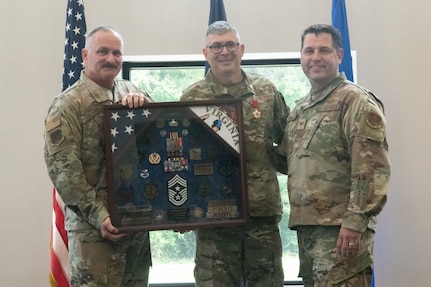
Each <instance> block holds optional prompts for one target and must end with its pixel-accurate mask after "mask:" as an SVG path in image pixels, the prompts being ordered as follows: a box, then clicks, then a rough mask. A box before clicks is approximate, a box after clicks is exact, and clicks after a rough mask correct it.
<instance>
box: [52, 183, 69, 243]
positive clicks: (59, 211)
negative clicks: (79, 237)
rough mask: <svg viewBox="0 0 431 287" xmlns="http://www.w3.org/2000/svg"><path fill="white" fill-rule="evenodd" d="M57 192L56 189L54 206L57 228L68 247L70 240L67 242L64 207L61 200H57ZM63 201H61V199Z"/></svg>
mask: <svg viewBox="0 0 431 287" xmlns="http://www.w3.org/2000/svg"><path fill="white" fill-rule="evenodd" d="M57 196H59V195H58V194H57V191H56V190H55V188H54V192H53V196H52V197H53V198H52V201H53V205H54V213H55V226H57V230H58V232H59V233H60V235H61V238H62V239H63V242H64V243H65V245H66V246H67V243H68V240H67V231H66V229H65V228H64V211H63V207H62V206H60V204H59V199H57ZM60 200H61V199H60Z"/></svg>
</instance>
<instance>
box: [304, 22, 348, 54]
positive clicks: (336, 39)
mask: <svg viewBox="0 0 431 287" xmlns="http://www.w3.org/2000/svg"><path fill="white" fill-rule="evenodd" d="M322 33H327V34H330V35H331V36H332V45H333V46H334V48H335V49H337V50H338V49H340V48H341V35H340V32H339V31H338V30H337V29H335V27H334V26H332V25H328V24H313V25H311V26H310V27H308V28H307V29H305V30H304V32H303V33H302V36H301V50H302V48H303V47H304V38H305V36H306V35H307V34H315V35H316V36H318V35H319V34H322Z"/></svg>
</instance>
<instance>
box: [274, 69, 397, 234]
mask: <svg viewBox="0 0 431 287" xmlns="http://www.w3.org/2000/svg"><path fill="white" fill-rule="evenodd" d="M311 96H312V94H311V92H310V93H309V94H308V95H307V96H306V97H304V98H302V99H301V100H299V101H298V102H297V105H296V107H295V108H294V109H293V110H292V112H291V114H290V116H289V118H288V121H287V127H286V133H285V137H284V140H283V144H282V145H281V146H280V152H281V153H285V155H286V156H287V158H288V192H289V199H290V204H291V211H290V220H289V226H290V227H291V228H295V227H296V226H300V225H341V226H343V227H345V228H349V229H352V230H356V231H360V232H363V231H364V230H365V229H366V228H367V227H368V228H370V229H372V230H374V229H375V224H376V217H375V216H376V215H377V214H378V213H379V212H380V211H381V210H382V208H383V206H384V204H385V203H386V200H387V193H388V187H389V179H390V162H389V155H388V145H387V141H386V121H385V117H384V113H383V104H382V103H381V102H380V101H379V100H378V99H377V98H376V97H375V96H374V95H373V94H372V93H371V92H369V91H367V90H365V89H364V88H362V87H360V86H358V85H356V84H353V83H351V82H349V81H347V80H346V78H345V76H344V74H340V76H338V77H337V78H336V79H335V80H333V81H332V82H331V83H330V84H329V85H328V86H327V87H326V88H325V89H324V90H323V91H322V93H321V94H319V95H318V96H317V97H316V98H315V99H311Z"/></svg>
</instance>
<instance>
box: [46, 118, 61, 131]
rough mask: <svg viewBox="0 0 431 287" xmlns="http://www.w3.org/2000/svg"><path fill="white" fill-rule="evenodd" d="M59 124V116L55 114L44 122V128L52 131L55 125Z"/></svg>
mask: <svg viewBox="0 0 431 287" xmlns="http://www.w3.org/2000/svg"><path fill="white" fill-rule="evenodd" d="M60 124H61V120H60V117H59V116H55V117H53V118H51V119H50V120H49V121H47V122H46V123H45V130H46V131H47V132H49V131H52V130H53V129H55V128H56V127H58V126H60Z"/></svg>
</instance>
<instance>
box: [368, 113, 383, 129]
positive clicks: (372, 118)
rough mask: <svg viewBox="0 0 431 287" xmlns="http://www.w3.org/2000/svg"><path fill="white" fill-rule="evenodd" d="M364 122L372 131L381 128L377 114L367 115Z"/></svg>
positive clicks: (380, 119)
mask: <svg viewBox="0 0 431 287" xmlns="http://www.w3.org/2000/svg"><path fill="white" fill-rule="evenodd" d="M365 122H366V123H367V125H368V126H370V127H371V128H372V129H380V128H382V127H383V123H382V118H381V117H380V116H379V115H378V114H376V113H373V112H370V113H368V116H367V118H366V119H365Z"/></svg>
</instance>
